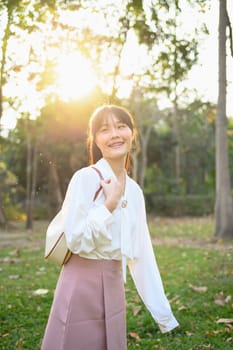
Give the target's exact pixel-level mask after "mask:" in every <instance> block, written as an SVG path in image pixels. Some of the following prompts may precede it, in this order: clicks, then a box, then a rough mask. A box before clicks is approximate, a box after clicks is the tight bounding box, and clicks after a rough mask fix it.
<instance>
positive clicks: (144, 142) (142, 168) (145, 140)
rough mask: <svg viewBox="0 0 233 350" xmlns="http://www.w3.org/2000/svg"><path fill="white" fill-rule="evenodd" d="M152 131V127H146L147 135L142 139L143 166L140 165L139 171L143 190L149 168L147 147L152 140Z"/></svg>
mask: <svg viewBox="0 0 233 350" xmlns="http://www.w3.org/2000/svg"><path fill="white" fill-rule="evenodd" d="M151 131H152V125H148V126H147V127H146V131H145V133H143V134H142V135H141V137H140V139H141V164H140V171H139V179H138V180H139V185H140V186H141V188H144V182H145V173H146V168H147V147H148V143H149V139H150V134H151Z"/></svg>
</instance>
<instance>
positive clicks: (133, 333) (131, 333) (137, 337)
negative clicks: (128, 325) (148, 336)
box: [129, 332, 141, 342]
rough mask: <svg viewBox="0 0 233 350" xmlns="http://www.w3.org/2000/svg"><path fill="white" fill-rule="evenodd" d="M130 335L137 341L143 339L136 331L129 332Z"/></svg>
mask: <svg viewBox="0 0 233 350" xmlns="http://www.w3.org/2000/svg"><path fill="white" fill-rule="evenodd" d="M129 335H130V336H131V338H133V339H135V340H136V341H137V342H140V341H141V338H140V337H139V335H138V334H137V333H135V332H129Z"/></svg>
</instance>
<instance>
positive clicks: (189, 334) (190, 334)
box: [185, 331, 194, 337]
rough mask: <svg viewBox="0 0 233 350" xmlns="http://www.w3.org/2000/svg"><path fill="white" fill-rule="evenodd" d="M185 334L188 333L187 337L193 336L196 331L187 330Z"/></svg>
mask: <svg viewBox="0 0 233 350" xmlns="http://www.w3.org/2000/svg"><path fill="white" fill-rule="evenodd" d="M185 334H186V335H187V337H191V336H192V335H193V334H194V333H192V332H189V331H186V332H185Z"/></svg>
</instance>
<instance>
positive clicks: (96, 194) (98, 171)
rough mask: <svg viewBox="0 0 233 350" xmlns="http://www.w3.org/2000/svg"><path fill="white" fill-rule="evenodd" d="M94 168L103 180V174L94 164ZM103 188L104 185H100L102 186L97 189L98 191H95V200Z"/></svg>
mask: <svg viewBox="0 0 233 350" xmlns="http://www.w3.org/2000/svg"><path fill="white" fill-rule="evenodd" d="M92 169H94V170H95V171H96V172H97V173H98V175H99V177H100V179H101V180H104V178H103V175H102V174H101V171H100V170H99V169H97V168H96V167H94V166H92ZM101 190H102V186H101V185H100V187H99V188H98V190H97V191H96V193H95V195H94V197H93V202H94V201H95V200H96V198H97V197H98V195H99V193H100V191H101Z"/></svg>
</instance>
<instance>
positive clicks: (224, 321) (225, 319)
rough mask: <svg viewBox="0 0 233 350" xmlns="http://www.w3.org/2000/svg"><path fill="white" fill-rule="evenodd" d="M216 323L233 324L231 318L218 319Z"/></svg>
mask: <svg viewBox="0 0 233 350" xmlns="http://www.w3.org/2000/svg"><path fill="white" fill-rule="evenodd" d="M216 323H225V324H233V318H219V319H218V320H217V321H216Z"/></svg>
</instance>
